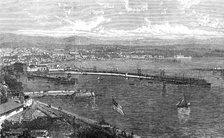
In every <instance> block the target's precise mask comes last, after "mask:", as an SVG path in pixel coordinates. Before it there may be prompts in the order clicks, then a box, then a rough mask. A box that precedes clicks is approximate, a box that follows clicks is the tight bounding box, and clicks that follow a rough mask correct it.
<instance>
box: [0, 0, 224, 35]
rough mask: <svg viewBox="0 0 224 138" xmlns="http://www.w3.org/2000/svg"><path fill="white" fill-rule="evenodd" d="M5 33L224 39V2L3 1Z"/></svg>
mask: <svg viewBox="0 0 224 138" xmlns="http://www.w3.org/2000/svg"><path fill="white" fill-rule="evenodd" d="M0 30H1V33H16V34H25V35H41V36H42V35H47V36H55V37H66V36H75V35H79V36H94V37H107V38H121V37H123V38H125V37H128V38H131V37H135V38H136V37H138V38H161V39H176V38H188V37H194V38H195V37H196V38H205V39H206V38H211V37H223V36H224V1H223V0H5V1H3V0H1V1H0Z"/></svg>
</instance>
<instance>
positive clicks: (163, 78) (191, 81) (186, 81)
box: [49, 70, 211, 87]
mask: <svg viewBox="0 0 224 138" xmlns="http://www.w3.org/2000/svg"><path fill="white" fill-rule="evenodd" d="M49 73H51V72H49ZM52 73H57V72H52ZM58 73H65V74H73V75H100V76H117V77H125V78H138V79H145V80H150V81H158V82H164V83H167V84H175V85H195V86H203V87H211V83H209V82H207V81H206V80H204V79H199V78H191V77H178V76H168V75H165V73H162V74H159V75H149V74H142V73H124V72H118V71H76V70H64V71H63V72H58Z"/></svg>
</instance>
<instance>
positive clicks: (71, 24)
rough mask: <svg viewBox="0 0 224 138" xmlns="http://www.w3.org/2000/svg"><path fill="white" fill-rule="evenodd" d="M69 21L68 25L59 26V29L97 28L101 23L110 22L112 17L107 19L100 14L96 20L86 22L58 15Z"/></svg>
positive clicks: (81, 29) (82, 29) (79, 29)
mask: <svg viewBox="0 0 224 138" xmlns="http://www.w3.org/2000/svg"><path fill="white" fill-rule="evenodd" d="M57 18H59V19H61V20H63V21H65V22H67V23H69V25H68V26H64V27H61V28H59V30H68V31H69V30H76V31H89V32H90V31H92V29H94V28H96V27H97V26H98V25H100V24H101V23H105V22H110V19H106V18H104V17H103V16H98V17H96V18H95V20H93V21H90V22H84V21H82V20H76V21H72V20H71V19H69V18H60V17H57Z"/></svg>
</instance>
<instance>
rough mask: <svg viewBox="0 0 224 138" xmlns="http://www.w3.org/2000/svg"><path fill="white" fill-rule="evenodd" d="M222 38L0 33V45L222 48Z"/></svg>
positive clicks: (223, 42) (223, 41)
mask: <svg viewBox="0 0 224 138" xmlns="http://www.w3.org/2000/svg"><path fill="white" fill-rule="evenodd" d="M223 44H224V40H223V39H221V38H220V39H219V38H213V39H206V40H199V39H194V38H187V39H177V40H170V39H169V40H165V39H152V38H148V39H135V40H125V39H124V40H122V39H121V40H107V39H102V38H93V37H84V36H73V37H65V38H61V37H47V36H26V35H17V34H0V47H36V46H37V47H48V48H54V47H61V48H62V47H65V46H75V45H77V46H82V45H123V46H178V45H180V46H181V45H187V46H188V47H198V46H200V47H210V48H223Z"/></svg>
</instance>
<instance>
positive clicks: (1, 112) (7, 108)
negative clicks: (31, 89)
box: [0, 98, 33, 129]
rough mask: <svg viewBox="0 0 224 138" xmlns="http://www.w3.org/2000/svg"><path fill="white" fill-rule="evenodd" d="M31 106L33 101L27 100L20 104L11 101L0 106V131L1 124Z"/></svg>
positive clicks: (16, 101) (13, 100)
mask: <svg viewBox="0 0 224 138" xmlns="http://www.w3.org/2000/svg"><path fill="white" fill-rule="evenodd" d="M32 104H33V100H32V99H30V98H27V99H25V100H24V102H23V103H21V102H20V101H19V100H15V99H11V100H9V101H8V102H6V103H3V104H0V129H1V124H2V123H3V122H4V121H5V120H7V119H9V118H10V117H12V116H14V115H16V114H19V113H20V112H22V111H23V110H24V108H26V107H29V106H31V105H32Z"/></svg>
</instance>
